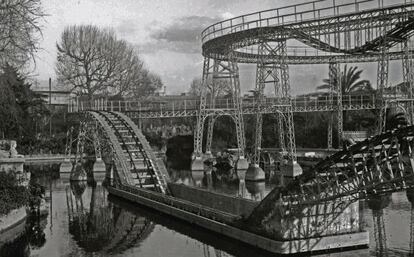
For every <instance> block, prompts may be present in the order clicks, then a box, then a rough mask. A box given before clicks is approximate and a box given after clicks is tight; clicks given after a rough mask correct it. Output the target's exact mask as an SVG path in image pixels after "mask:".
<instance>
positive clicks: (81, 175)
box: [70, 121, 87, 181]
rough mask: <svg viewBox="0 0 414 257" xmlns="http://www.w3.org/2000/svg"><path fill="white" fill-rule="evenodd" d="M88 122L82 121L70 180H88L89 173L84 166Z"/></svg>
mask: <svg viewBox="0 0 414 257" xmlns="http://www.w3.org/2000/svg"><path fill="white" fill-rule="evenodd" d="M86 130H87V128H86V122H84V121H83V122H81V124H80V126H79V134H78V139H77V145H76V154H75V160H74V162H73V167H72V170H71V172H70V180H71V181H86V180H87V175H86V172H85V170H84V169H83V166H82V161H83V151H84V148H85V140H86Z"/></svg>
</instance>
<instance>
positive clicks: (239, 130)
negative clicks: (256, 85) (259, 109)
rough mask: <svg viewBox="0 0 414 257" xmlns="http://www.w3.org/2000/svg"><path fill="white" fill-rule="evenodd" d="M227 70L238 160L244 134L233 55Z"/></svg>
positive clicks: (237, 75)
mask: <svg viewBox="0 0 414 257" xmlns="http://www.w3.org/2000/svg"><path fill="white" fill-rule="evenodd" d="M228 68H229V75H230V76H229V77H230V85H231V88H232V91H233V104H234V106H233V108H234V115H233V119H234V122H235V124H236V136H237V148H238V158H239V159H240V158H241V159H244V158H245V148H246V140H245V133H244V121H243V113H242V107H241V93H240V77H239V67H238V65H237V62H236V60H235V59H234V58H233V53H230V54H229V63H228Z"/></svg>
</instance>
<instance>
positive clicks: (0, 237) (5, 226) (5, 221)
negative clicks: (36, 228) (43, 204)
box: [0, 206, 27, 248]
mask: <svg viewBox="0 0 414 257" xmlns="http://www.w3.org/2000/svg"><path fill="white" fill-rule="evenodd" d="M26 217H27V213H26V207H25V206H23V207H20V208H18V209H14V210H12V211H10V212H9V213H8V214H6V215H2V216H0V248H1V246H2V245H3V244H5V243H7V242H11V241H13V240H15V239H16V238H18V237H19V236H20V235H21V234H22V233H24V232H25V225H26Z"/></svg>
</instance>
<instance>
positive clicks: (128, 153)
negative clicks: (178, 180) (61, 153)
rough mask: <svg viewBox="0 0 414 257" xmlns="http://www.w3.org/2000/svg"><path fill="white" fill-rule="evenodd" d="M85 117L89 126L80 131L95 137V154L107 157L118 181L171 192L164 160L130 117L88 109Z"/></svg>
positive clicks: (113, 174) (123, 183) (133, 185)
mask: <svg viewBox="0 0 414 257" xmlns="http://www.w3.org/2000/svg"><path fill="white" fill-rule="evenodd" d="M84 119H85V121H84V123H85V124H86V125H84V126H81V127H80V130H81V131H80V132H79V134H80V135H90V136H89V137H90V138H93V140H92V141H93V144H94V145H95V152H96V153H95V154H96V156H101V155H102V156H103V159H105V160H108V161H107V162H109V163H108V164H109V165H110V166H112V167H111V173H112V176H113V178H114V180H115V181H116V183H119V184H121V185H126V186H132V187H140V188H146V189H150V190H154V191H157V192H161V193H164V194H168V188H167V182H166V180H167V179H168V173H167V172H166V169H165V166H164V163H163V162H162V161H161V160H158V159H157V158H156V156H155V154H154V152H153V150H152V149H151V147H150V145H149V143H148V141H147V140H146V138H145V137H144V135H143V134H142V132H141V130H140V129H138V127H137V126H136V125H135V123H134V122H133V121H132V120H131V119H130V118H128V117H127V116H125V115H124V114H122V113H117V112H104V111H99V112H97V111H89V112H86V113H84ZM78 142H84V141H81V140H78ZM78 149H83V147H78ZM77 156H82V153H77Z"/></svg>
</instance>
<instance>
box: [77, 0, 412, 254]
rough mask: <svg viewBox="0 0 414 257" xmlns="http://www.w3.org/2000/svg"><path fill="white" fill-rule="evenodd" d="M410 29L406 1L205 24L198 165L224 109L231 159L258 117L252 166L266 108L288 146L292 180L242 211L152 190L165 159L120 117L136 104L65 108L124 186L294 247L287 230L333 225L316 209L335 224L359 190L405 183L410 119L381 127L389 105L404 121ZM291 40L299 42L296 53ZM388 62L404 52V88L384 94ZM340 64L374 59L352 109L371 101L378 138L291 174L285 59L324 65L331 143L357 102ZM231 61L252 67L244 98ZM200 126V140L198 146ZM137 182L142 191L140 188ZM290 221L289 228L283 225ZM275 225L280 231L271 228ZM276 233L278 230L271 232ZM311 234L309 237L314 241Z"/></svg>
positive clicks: (408, 102)
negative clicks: (224, 92)
mask: <svg viewBox="0 0 414 257" xmlns="http://www.w3.org/2000/svg"><path fill="white" fill-rule="evenodd" d="M413 31H414V2H411V1H408V0H398V1H386V0H384V1H383V0H379V1H376V0H352V1H345V0H344V1H340V0H332V1H327V0H321V1H311V2H307V3H303V4H296V5H291V6H287V7H282V8H276V9H271V10H266V11H262V12H256V13H253V14H248V15H243V16H238V17H235V18H232V19H228V20H225V21H222V22H218V23H216V24H213V25H211V26H210V27H208V28H206V29H205V30H204V31H203V32H202V43H203V45H202V50H203V56H204V63H203V86H202V90H201V96H200V99H199V100H198V101H197V102H196V108H198V110H194V109H193V110H192V111H193V113H194V115H196V116H197V124H196V129H195V131H194V162H195V163H197V162H198V164H200V163H202V161H203V148H205V152H206V153H207V154H209V153H211V144H212V137H213V130H214V123H215V122H216V121H217V118H218V117H219V116H223V115H227V116H230V117H231V118H232V119H233V121H234V123H235V129H236V133H235V134H236V137H237V146H238V159H239V162H238V167H237V168H241V166H242V165H244V164H245V163H246V159H245V149H246V145H245V133H244V121H243V115H244V114H253V115H255V116H256V122H255V146H254V149H255V151H254V156H253V158H252V160H251V161H252V163H251V165H258V162H259V160H260V158H259V156H260V151H261V141H262V140H261V138H262V115H263V114H265V113H273V114H275V115H277V119H278V122H277V125H278V128H279V129H278V131H279V138H280V142H281V148H282V149H286V150H287V151H286V155H285V159H286V162H284V165H286V167H288V169H290V170H288V171H287V172H286V173H285V174H284V175H286V177H291V179H292V181H291V182H289V183H288V184H287V185H285V187H282V188H275V189H274V190H272V191H271V192H270V193H269V194H268V195H267V196H266V197H265V198H264V199H263V200H262V201H261V202H260V203H259V205H258V206H257V207H256V208H255V209H254V210H253V212H252V213H251V214H250V215H249V217H244V218H242V217H235V216H234V215H228V214H226V213H224V214H223V213H219V214H217V212H216V211H214V210H211V209H208V208H207V209H204V210H203V212H200V206H198V205H197V206H196V205H194V204H188V203H185V202H182V201H181V200H179V199H176V198H174V197H168V196H165V197H161V196H159V195H157V194H155V193H153V192H152V191H156V192H160V193H163V194H167V195H168V194H169V192H168V186H167V182H166V176H167V175H166V172H165V171H164V170H163V168H162V165H158V164H157V162H156V158H155V156H153V154H152V153H151V150H150V147H149V145H148V143H147V142H146V139H145V137H144V136H143V135H142V133H141V131H140V130H139V129H138V127H137V126H136V125H135V124H134V123H133V122H132V121H131V119H130V117H127V115H129V116H131V117H132V116H133V115H134V113H137V111H136V110H137V108H138V109H139V108H142V105H140V106H136V107H135V109H134V108H131V106H132V107H133V105H131V104H129V105H128V103H127V102H122V104H121V102H118V109H116V104H114V102H112V103H111V102H107V101H104V100H99V101H97V102H96V101H95V102H94V103H92V104H91V103H89V104H88V106H86V107H85V106H80V105H79V103H77V105H76V106H75V108H72V110H74V111H75V112H77V111H78V112H82V113H84V114H86V116H87V117H89V119H90V120H91V121H93V122H95V123H96V124H97V125H98V126H97V127H98V129H97V130H96V131H98V132H99V133H100V134H101V136H100V138H103V141H104V143H103V144H104V146H103V149H105V148H107V149H110V150H109V151H108V152H110V153H111V155H112V159H113V163H114V179H115V181H116V185H118V186H117V187H118V188H120V189H121V190H124V191H125V192H128V195H129V194H131V195H138V196H139V197H143V198H149V199H152V200H154V201H157V202H161V203H162V204H167V205H171V206H173V205H174V207H175V208H178V209H180V210H185V211H186V212H188V213H197V215H199V216H203V217H207V218H211V217H215V219H216V220H218V221H220V222H223V223H226V224H231V225H234V224H236V225H235V226H237V224H246V223H247V224H248V226H249V227H250V228H251V229H252V230H253V231H258V232H260V233H265V234H266V235H269V236H271V237H273V238H274V237H275V236H276V237H279V238H282V239H286V240H292V241H291V242H292V244H293V243H294V242H295V241H294V240H295V239H298V238H314V237H318V236H321V235H323V233H326V231H328V230H329V228H332V227H331V224H330V223H328V224H323V225H321V226H319V225H315V226H313V225H312V224H314V223H315V222H317V220H315V219H314V218H315V217H316V216H318V215H319V214H318V213H320V215H325V214H326V213H330V214H329V215H330V216H331V219H330V220H331V221H334V220H336V219H337V218H338V216H340V215H341V213H343V211H344V210H345V209H346V208H349V206H351V205H352V203H353V202H355V201H356V200H358V199H360V198H361V197H364V196H369V195H378V194H385V193H390V192H394V191H401V190H405V189H411V188H413V187H414V183H413V182H414V180H413V179H414V155H413V147H414V141H413V139H414V126H413V125H411V126H407V127H401V128H397V129H394V130H392V131H385V132H384V130H385V117H384V116H385V113H386V110H387V108H390V107H391V106H392V105H396V106H400V107H401V106H402V109H403V110H405V111H406V114H407V117H408V119H409V121H410V122H412V120H413V118H412V116H413V113H414V111H413V110H414V104H413V99H414V97H413V92H414V90H413V87H414V85H413V81H414V72H413V68H414V67H413V60H412V54H413V50H412V48H411V46H410V37H411V36H412V34H413ZM292 44H293V45H292ZM298 45H299V46H300V47H302V46H304V47H305V48H304V49H307V50H306V51H302V52H301V51H298V49H299V48H298ZM292 50H293V51H292ZM390 60H401V61H402V70H403V82H404V83H406V85H407V86H408V90H407V92H406V93H405V95H401V96H398V97H394V98H392V99H391V98H389V97H387V96H386V94H385V92H384V91H385V89H386V88H387V87H388V76H389V70H388V66H389V61H390ZM347 62H352V63H354V62H377V65H378V66H377V67H378V69H377V71H378V76H377V77H378V80H377V90H376V94H375V95H372V96H371V97H369V98H368V100H362V101H361V100H360V103H361V106H360V107H358V108H355V109H370V108H372V109H378V110H379V116H378V124H377V135H376V136H373V137H371V138H369V139H367V140H365V141H362V142H360V143H357V144H354V145H351V146H349V147H347V148H346V149H344V150H343V151H340V152H338V153H335V154H334V155H332V156H330V157H328V158H327V159H325V160H324V161H322V162H320V163H319V164H317V165H316V166H315V167H314V169H313V170H312V171H311V172H309V173H306V174H302V175H299V176H296V175H297V172H296V170H295V169H296V165H297V161H296V146H295V136H294V124H293V113H294V112H295V110H297V105H295V104H294V103H295V100H294V99H292V97H291V85H290V78H289V65H295V64H314V63H319V64H328V65H329V76H330V86H331V87H330V90H329V92H327V98H326V102H327V104H326V106H327V107H326V109H325V110H324V111H329V112H331V119H330V123H329V131H328V132H329V133H328V143H329V142H330V144H331V145H332V137H333V135H332V134H333V132H332V131H333V126H334V122H333V121H334V120H336V121H337V125H336V126H337V132H338V135H337V136H338V141H339V142H340V141H341V139H342V133H343V131H342V127H343V117H342V115H343V111H344V110H349V109H348V108H351V107H349V106H355V105H352V104H351V105H346V104H344V99H347V97H344V95H342V90H341V84H340V83H341V82H340V81H341V80H340V79H338V76H339V74H340V68H341V65H340V64H341V63H347ZM240 63H250V64H256V71H257V72H256V83H255V92H256V97H255V99H254V102H253V103H251V102H248V101H246V102H245V101H243V100H242V98H241V90H240V79H239V76H240V74H239V68H238V65H239V64H240ZM219 80H228V81H229V84H230V85H231V91H232V94H231V97H230V99H225V101H226V102H225V106H223V103H222V99H218V98H216V97H215V94H214V92H208V89H209V88H214V84H215V83H218V81H219ZM335 81H337V82H335ZM209 83H212V85H213V86H212V85H209ZM268 86H271V87H272V90H274V96H275V97H274V98H272V100H271V101H269V99H266V98H265V97H264V90H265V88H266V87H268ZM374 98H375V100H372V99H374ZM316 100H318V99H316ZM345 101H346V100H345ZM108 103H109V104H108ZM367 103H371V104H367ZM181 104H182V103H181ZM184 104H185V103H184ZM122 106H123V107H122ZM318 106H320V105H318ZM164 107H165V106H164ZM160 108H163V106H160ZM172 108H173V110H172V111H173V112H174V111H176V110H174V105H173V107H172ZM115 110H117V111H121V112H124V113H125V114H121V113H119V112H114V111H115ZM144 111H145V110H144ZM157 111H159V110H157ZM168 111H171V110H168ZM186 111H187V110H186ZM305 111H306V110H305ZM311 111H315V109H313V110H311ZM139 112H142V109H141V110H139ZM161 113H162V110H161ZM185 115H186V114H183V116H185ZM205 130H206V132H207V133H205V134H207V140H206V143H205V144H206V146H205V147H203V136H204V131H205ZM105 144H106V145H107V146H105ZM137 154H138V155H137ZM137 188H148V189H150V190H144V191H141V190H137ZM151 190H152V191H151ZM128 197H129V196H128ZM345 203H348V204H345ZM322 209H323V210H324V211H321V210H322ZM327 210H330V211H327ZM314 213H317V214H318V215H315V214H314ZM292 215H293V216H294V217H299V218H298V219H299V220H300V224H307V226H306V228H305V230H303V229H302V228H303V227H302V226H298V221H297V220H298V219H292V218H291V217H292ZM238 218H240V220H239V221H237V219H238ZM304 219H306V221H304ZM275 220H282V221H281V222H275ZM234 222H235V223H234ZM237 222H241V223H237ZM295 226H296V227H298V228H297V229H288V228H292V227H293V228H295ZM281 227H282V228H285V229H280V228H281ZM299 227H300V228H299ZM353 228H354V229H355V231H359V229H360V228H359V226H355V227H353ZM275 231H278V232H277V233H279V234H278V235H275ZM280 231H285V232H286V233H284V234H283V233H282V234H280V233H281V232H280ZM292 231H296V232H292ZM332 233H334V232H332ZM313 243H315V244H317V242H315V241H313ZM303 247H305V248H306V249H308V250H309V249H310V250H312V249H313V246H312V245H306V246H294V248H295V249H302V248H303Z"/></svg>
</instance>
